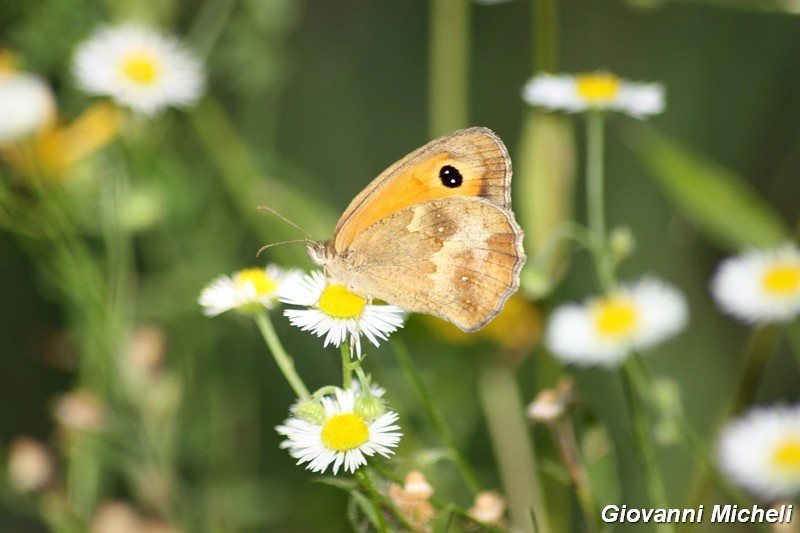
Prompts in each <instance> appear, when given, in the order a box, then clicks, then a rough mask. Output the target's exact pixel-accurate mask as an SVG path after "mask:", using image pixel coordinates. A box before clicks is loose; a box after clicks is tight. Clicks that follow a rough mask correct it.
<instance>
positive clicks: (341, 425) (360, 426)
mask: <svg viewBox="0 0 800 533" xmlns="http://www.w3.org/2000/svg"><path fill="white" fill-rule="evenodd" d="M367 439H369V428H368V427H367V424H366V423H365V422H364V419H363V418H361V417H360V416H358V415H357V414H354V413H345V414H341V415H333V416H332V417H330V418H329V419H328V421H327V422H325V425H324V426H322V443H323V444H324V445H325V446H326V447H327V448H329V449H331V450H336V451H337V452H346V451H347V450H352V449H353V448H358V447H359V446H361V445H362V444H364V443H365V442H367Z"/></svg>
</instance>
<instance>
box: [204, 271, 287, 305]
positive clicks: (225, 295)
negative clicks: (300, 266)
mask: <svg viewBox="0 0 800 533" xmlns="http://www.w3.org/2000/svg"><path fill="white" fill-rule="evenodd" d="M297 275H299V273H298V271H296V270H284V269H282V268H280V267H278V266H276V265H268V266H267V267H266V268H246V269H244V270H240V271H239V272H236V273H235V274H234V275H233V276H225V275H222V276H220V277H218V278H216V279H215V280H214V281H212V282H211V283H209V284H208V285H206V287H205V288H204V289H203V290H202V291H201V292H200V298H199V299H198V303H199V304H200V305H201V306H202V307H203V313H204V314H205V315H206V316H216V315H219V314H222V313H224V312H225V311H230V310H231V309H236V310H237V311H239V312H240V313H245V314H250V313H259V312H261V311H263V310H264V309H272V308H273V307H274V306H275V303H276V302H277V301H278V290H279V289H280V287H281V284H282V283H284V282H286V281H287V280H288V279H290V278H292V277H293V276H297Z"/></svg>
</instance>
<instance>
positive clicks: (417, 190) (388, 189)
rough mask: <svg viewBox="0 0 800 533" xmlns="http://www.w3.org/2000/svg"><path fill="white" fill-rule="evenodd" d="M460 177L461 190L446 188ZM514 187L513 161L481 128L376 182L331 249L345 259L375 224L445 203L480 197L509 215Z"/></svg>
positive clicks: (431, 146)
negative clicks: (411, 209)
mask: <svg viewBox="0 0 800 533" xmlns="http://www.w3.org/2000/svg"><path fill="white" fill-rule="evenodd" d="M453 170H455V171H456V172H455V173H454V172H453ZM458 176H460V178H461V182H460V183H459V184H458V186H447V185H446V184H445V181H447V180H451V179H452V180H458ZM510 182H511V159H510V158H509V157H508V151H507V150H506V147H505V145H504V144H503V142H502V141H501V140H500V138H499V137H498V136H497V135H495V134H494V132H492V131H491V130H489V129H487V128H480V127H477V128H468V129H465V130H459V131H456V132H453V133H451V134H449V135H445V136H444V137H440V138H439V139H436V140H434V141H431V142H429V143H428V144H426V145H425V146H423V147H421V148H419V149H417V150H415V151H414V152H412V153H410V154H408V155H407V156H406V157H404V158H403V159H401V160H400V161H398V162H397V163H395V164H394V165H392V166H390V167H389V168H387V169H386V170H385V171H383V172H382V173H381V174H380V175H379V176H378V177H377V178H375V179H374V180H373V181H372V183H370V184H369V185H368V186H367V187H366V188H365V189H364V190H363V191H361V193H360V194H359V195H358V196H356V197H355V198H354V199H353V201H352V202H350V205H349V206H348V207H347V209H346V210H345V212H344V214H343V215H342V218H341V219H339V223H338V224H337V225H336V228H335V229H334V232H333V240H332V243H331V244H332V245H333V249H334V250H335V251H336V252H337V253H341V252H343V251H344V250H347V249H348V248H349V247H350V245H351V244H352V243H353V240H354V239H355V237H356V235H358V234H359V233H360V232H362V231H363V230H365V229H366V228H368V227H370V226H371V225H373V224H374V223H375V222H377V221H379V220H382V219H384V218H386V217H388V216H390V215H392V214H394V213H397V212H398V211H401V210H403V209H405V208H407V207H410V206H412V205H416V204H418V203H421V202H426V201H430V200H434V199H439V198H447V197H454V196H472V197H480V198H484V199H485V200H487V201H489V202H490V203H493V204H495V205H497V206H499V207H501V208H503V209H509V208H510V206H511V189H510ZM451 185H452V183H451Z"/></svg>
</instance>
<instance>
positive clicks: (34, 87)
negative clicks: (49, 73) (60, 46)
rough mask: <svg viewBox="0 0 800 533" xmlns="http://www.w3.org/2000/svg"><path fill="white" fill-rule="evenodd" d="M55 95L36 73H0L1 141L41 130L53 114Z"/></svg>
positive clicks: (17, 138)
mask: <svg viewBox="0 0 800 533" xmlns="http://www.w3.org/2000/svg"><path fill="white" fill-rule="evenodd" d="M55 109H56V104H55V98H54V97H53V91H52V90H50V87H49V86H48V85H47V83H46V82H45V81H44V80H43V79H41V78H40V77H38V76H34V75H32V74H25V73H19V72H0V117H3V118H2V119H0V144H2V143H8V142H12V141H16V140H19V139H22V138H24V137H27V136H29V135H31V134H33V133H36V132H37V131H39V130H41V129H42V128H43V127H44V126H46V125H47V123H48V122H49V121H51V120H52V119H53V118H54V117H55Z"/></svg>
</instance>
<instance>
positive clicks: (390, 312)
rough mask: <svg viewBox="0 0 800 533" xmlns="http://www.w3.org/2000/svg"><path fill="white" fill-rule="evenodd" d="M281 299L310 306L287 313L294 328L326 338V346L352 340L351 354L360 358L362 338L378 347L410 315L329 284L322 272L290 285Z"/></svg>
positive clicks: (284, 287) (295, 280) (283, 289)
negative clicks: (373, 302)
mask: <svg viewBox="0 0 800 533" xmlns="http://www.w3.org/2000/svg"><path fill="white" fill-rule="evenodd" d="M280 300H281V301H282V302H284V303H287V304H290V305H302V306H306V307H308V309H287V310H285V311H284V312H283V314H284V315H285V316H287V317H288V318H289V322H291V324H292V325H293V326H297V327H299V328H300V329H302V330H303V331H311V332H312V333H314V334H315V335H316V336H317V337H322V336H324V337H325V343H324V346H327V345H329V344H333V345H334V346H340V345H341V344H342V343H343V342H345V341H346V340H348V339H349V341H350V351H351V355H352V353H353V350H355V354H356V356H357V357H359V358H360V357H361V335H364V336H365V337H366V338H367V340H369V342H371V343H372V344H373V345H375V346H378V345H379V344H380V341H385V340H386V339H388V338H389V334H390V333H393V332H395V331H396V330H397V329H398V328H401V327H403V320H404V319H405V316H406V312H405V311H404V310H403V309H401V308H399V307H397V306H394V305H376V304H372V303H370V302H368V301H367V299H366V298H364V297H362V296H359V295H357V294H353V293H352V292H350V291H349V290H348V289H347V288H346V287H344V286H342V285H335V284H329V283H328V280H327V279H326V278H325V275H324V274H323V273H322V272H321V271H319V270H317V271H314V272H312V273H311V274H309V275H306V276H303V277H296V278H294V279H292V280H290V281H289V282H287V283H286V284H285V285H284V286H283V288H282V289H281V291H280Z"/></svg>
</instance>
